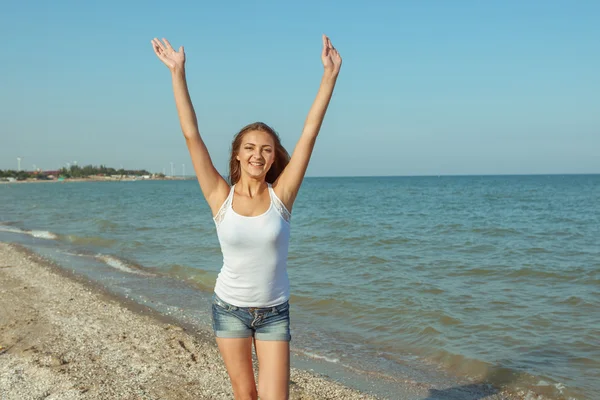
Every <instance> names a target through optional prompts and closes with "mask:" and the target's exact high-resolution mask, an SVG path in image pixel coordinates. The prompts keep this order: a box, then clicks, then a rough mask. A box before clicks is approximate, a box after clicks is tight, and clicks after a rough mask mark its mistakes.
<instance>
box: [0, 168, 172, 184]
mask: <svg viewBox="0 0 600 400" xmlns="http://www.w3.org/2000/svg"><path fill="white" fill-rule="evenodd" d="M58 175H59V177H63V178H87V177H89V176H92V175H105V176H111V175H136V176H140V175H151V174H150V172H148V171H146V170H145V169H135V170H132V169H123V168H120V169H114V168H108V167H106V166H104V165H100V166H99V167H96V166H94V165H86V166H84V167H80V166H79V165H71V166H70V167H69V168H61V169H60V170H59V173H58ZM161 175H162V174H161ZM0 178H15V179H17V180H19V181H22V180H25V179H50V178H48V175H47V173H46V172H44V171H15V170H13V169H9V170H0Z"/></svg>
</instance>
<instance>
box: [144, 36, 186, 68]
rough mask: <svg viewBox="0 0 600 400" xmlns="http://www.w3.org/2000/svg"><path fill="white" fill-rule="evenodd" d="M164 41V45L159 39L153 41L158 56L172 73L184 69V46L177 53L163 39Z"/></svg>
mask: <svg viewBox="0 0 600 400" xmlns="http://www.w3.org/2000/svg"><path fill="white" fill-rule="evenodd" d="M163 41H164V42H165V43H164V44H163V43H162V42H161V41H160V40H158V39H157V38H154V39H152V41H151V43H152V48H153V49H154V53H155V54H156V56H157V57H158V58H159V60H160V61H162V62H163V64H165V65H166V66H167V67H168V68H169V69H170V70H171V71H174V70H177V69H183V67H184V65H185V52H184V51H183V46H181V47H180V48H179V50H178V51H175V50H174V49H173V47H171V43H169V41H168V40H167V39H165V38H163Z"/></svg>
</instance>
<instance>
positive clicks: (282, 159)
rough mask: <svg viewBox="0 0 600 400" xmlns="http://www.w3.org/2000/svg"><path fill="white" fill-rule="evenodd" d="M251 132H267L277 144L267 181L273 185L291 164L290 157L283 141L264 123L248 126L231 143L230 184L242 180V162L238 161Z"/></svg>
mask: <svg viewBox="0 0 600 400" xmlns="http://www.w3.org/2000/svg"><path fill="white" fill-rule="evenodd" d="M250 131H259V132H265V133H268V134H269V135H271V137H272V138H273V142H274V143H275V160H274V161H273V164H272V165H271V168H269V171H267V176H266V177H265V180H266V181H267V182H268V183H273V182H275V181H276V180H277V178H278V177H279V175H281V172H282V171H283V170H284V168H285V167H286V166H287V165H288V162H290V155H289V154H288V152H287V150H286V149H285V148H284V147H283V146H282V145H281V140H280V139H279V135H278V134H277V132H275V130H274V129H273V128H271V127H270V126H269V125H267V124H265V123H263V122H254V123H252V124H249V125H246V126H245V127H243V128H242V129H241V130H240V131H239V132H238V133H237V135H235V137H234V138H233V142H231V158H230V159H229V184H231V185H234V184H236V183H237V181H239V180H240V176H241V173H242V170H241V167H240V162H239V161H238V160H237V159H236V157H237V155H238V153H239V150H240V146H241V145H242V139H243V138H244V135H245V134H246V133H247V132H250Z"/></svg>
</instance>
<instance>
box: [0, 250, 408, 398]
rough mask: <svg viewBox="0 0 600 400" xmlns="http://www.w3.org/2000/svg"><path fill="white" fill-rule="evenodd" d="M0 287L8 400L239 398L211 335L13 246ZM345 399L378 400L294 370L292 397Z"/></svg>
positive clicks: (0, 392) (1, 263) (1, 259)
mask: <svg viewBox="0 0 600 400" xmlns="http://www.w3.org/2000/svg"><path fill="white" fill-rule="evenodd" d="M0 288H1V289H0V346H1V347H0V398H2V399H3V400H4V399H7V400H8V399H28V398H40V397H43V398H44V397H51V398H61V399H104V398H127V399H159V398H160V399H231V398H233V396H232V392H231V387H230V383H229V378H228V376H227V372H226V370H225V368H224V366H223V363H222V361H221V358H220V355H219V353H218V349H217V347H216V343H215V342H214V338H213V337H212V335H211V334H210V333H209V332H206V331H201V330H197V329H193V328H192V327H190V326H186V324H185V323H182V322H181V321H175V320H174V319H173V318H170V317H168V316H165V315H162V314H160V313H158V312H156V311H155V310H153V309H151V308H150V307H147V306H144V305H141V304H138V303H136V302H134V301H133V300H128V299H124V298H121V297H119V296H117V295H114V294H112V293H110V292H109V291H108V290H106V289H104V288H102V287H101V286H100V285H97V284H95V283H93V282H91V281H89V280H87V279H86V278H84V277H81V276H78V275H75V274H72V273H70V272H69V271H67V270H66V269H63V268H61V267H60V266H58V265H55V264H54V263H52V262H50V261H48V260H45V259H43V258H42V257H41V256H38V255H37V254H35V253H33V252H31V251H29V250H27V249H25V248H23V247H21V246H18V245H14V244H6V243H0ZM416 389H417V388H415V390H416ZM417 391H418V390H417ZM415 394H416V393H415ZM340 398H343V399H376V397H373V396H371V395H367V394H364V393H360V392H358V391H356V390H354V389H350V388H347V387H344V386H342V385H340V384H338V383H336V382H333V381H330V380H328V379H326V378H324V377H321V376H317V375H315V374H312V373H310V372H307V371H303V370H298V369H296V368H292V371H291V382H290V399H297V400H313V399H314V400H316V399H340Z"/></svg>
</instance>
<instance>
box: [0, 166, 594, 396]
mask: <svg viewBox="0 0 600 400" xmlns="http://www.w3.org/2000/svg"><path fill="white" fill-rule="evenodd" d="M0 240H1V241H6V242H16V243H21V244H25V245H27V246H28V247H30V248H32V249H33V250H35V251H38V252H40V253H41V254H43V255H45V256H48V257H51V258H53V259H55V260H57V261H58V262H60V263H61V264H62V265H64V266H65V267H67V268H72V269H78V270H80V272H82V273H86V274H88V275H89V276H90V277H92V278H94V279H97V280H99V281H102V282H103V283H104V284H106V285H108V286H109V287H112V288H113V289H114V290H115V291H118V292H121V293H123V294H125V295H127V296H130V297H131V298H134V299H136V300H138V301H140V302H144V303H152V306H154V307H156V308H157V309H160V310H161V311H162V312H165V313H169V314H172V315H175V316H179V317H181V318H182V319H186V320H188V321H193V322H195V323H197V324H198V325H199V326H202V327H204V328H207V327H208V326H209V325H208V324H209V317H208V315H209V314H208V301H209V297H210V294H211V292H212V288H213V286H214V282H215V279H216V276H217V273H218V271H219V269H220V267H221V264H222V256H221V253H220V249H219V243H218V241H217V237H216V231H215V226H214V223H213V221H212V219H211V214H210V210H209V208H208V206H207V205H206V203H205V201H204V199H203V197H202V194H201V192H200V188H199V186H198V184H197V182H196V181H194V180H188V181H141V182H118V183H91V182H90V183H87V182H86V183H39V184H3V185H0ZM289 276H290V280H291V284H292V298H291V303H292V335H293V341H292V345H293V348H294V351H295V353H296V354H298V355H301V356H302V357H305V358H307V359H312V360H316V361H318V362H320V363H321V364H322V365H323V364H325V365H329V366H330V367H331V368H338V369H346V370H348V371H353V372H354V373H356V374H359V375H361V376H372V377H374V379H375V378H376V379H379V380H381V381H384V380H388V381H390V382H393V381H399V382H400V381H405V380H407V379H408V380H411V381H416V382H419V381H422V382H429V383H436V382H440V383H443V382H448V380H456V381H458V382H490V383H492V384H495V385H499V386H502V387H506V388H510V389H511V390H514V391H523V392H524V393H528V392H529V393H530V395H532V394H533V393H536V394H542V395H543V396H544V398H551V399H570V398H573V399H598V398H600V175H564V176H561V175H551V176H464V177H448V176H442V177H382V178H378V177H368V178H307V179H306V180H305V182H304V184H303V186H302V189H301V191H300V195H299V197H298V199H297V201H296V204H295V206H294V210H293V216H292V241H291V245H290V258H289ZM388 394H389V393H388ZM392 397H393V396H392Z"/></svg>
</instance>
